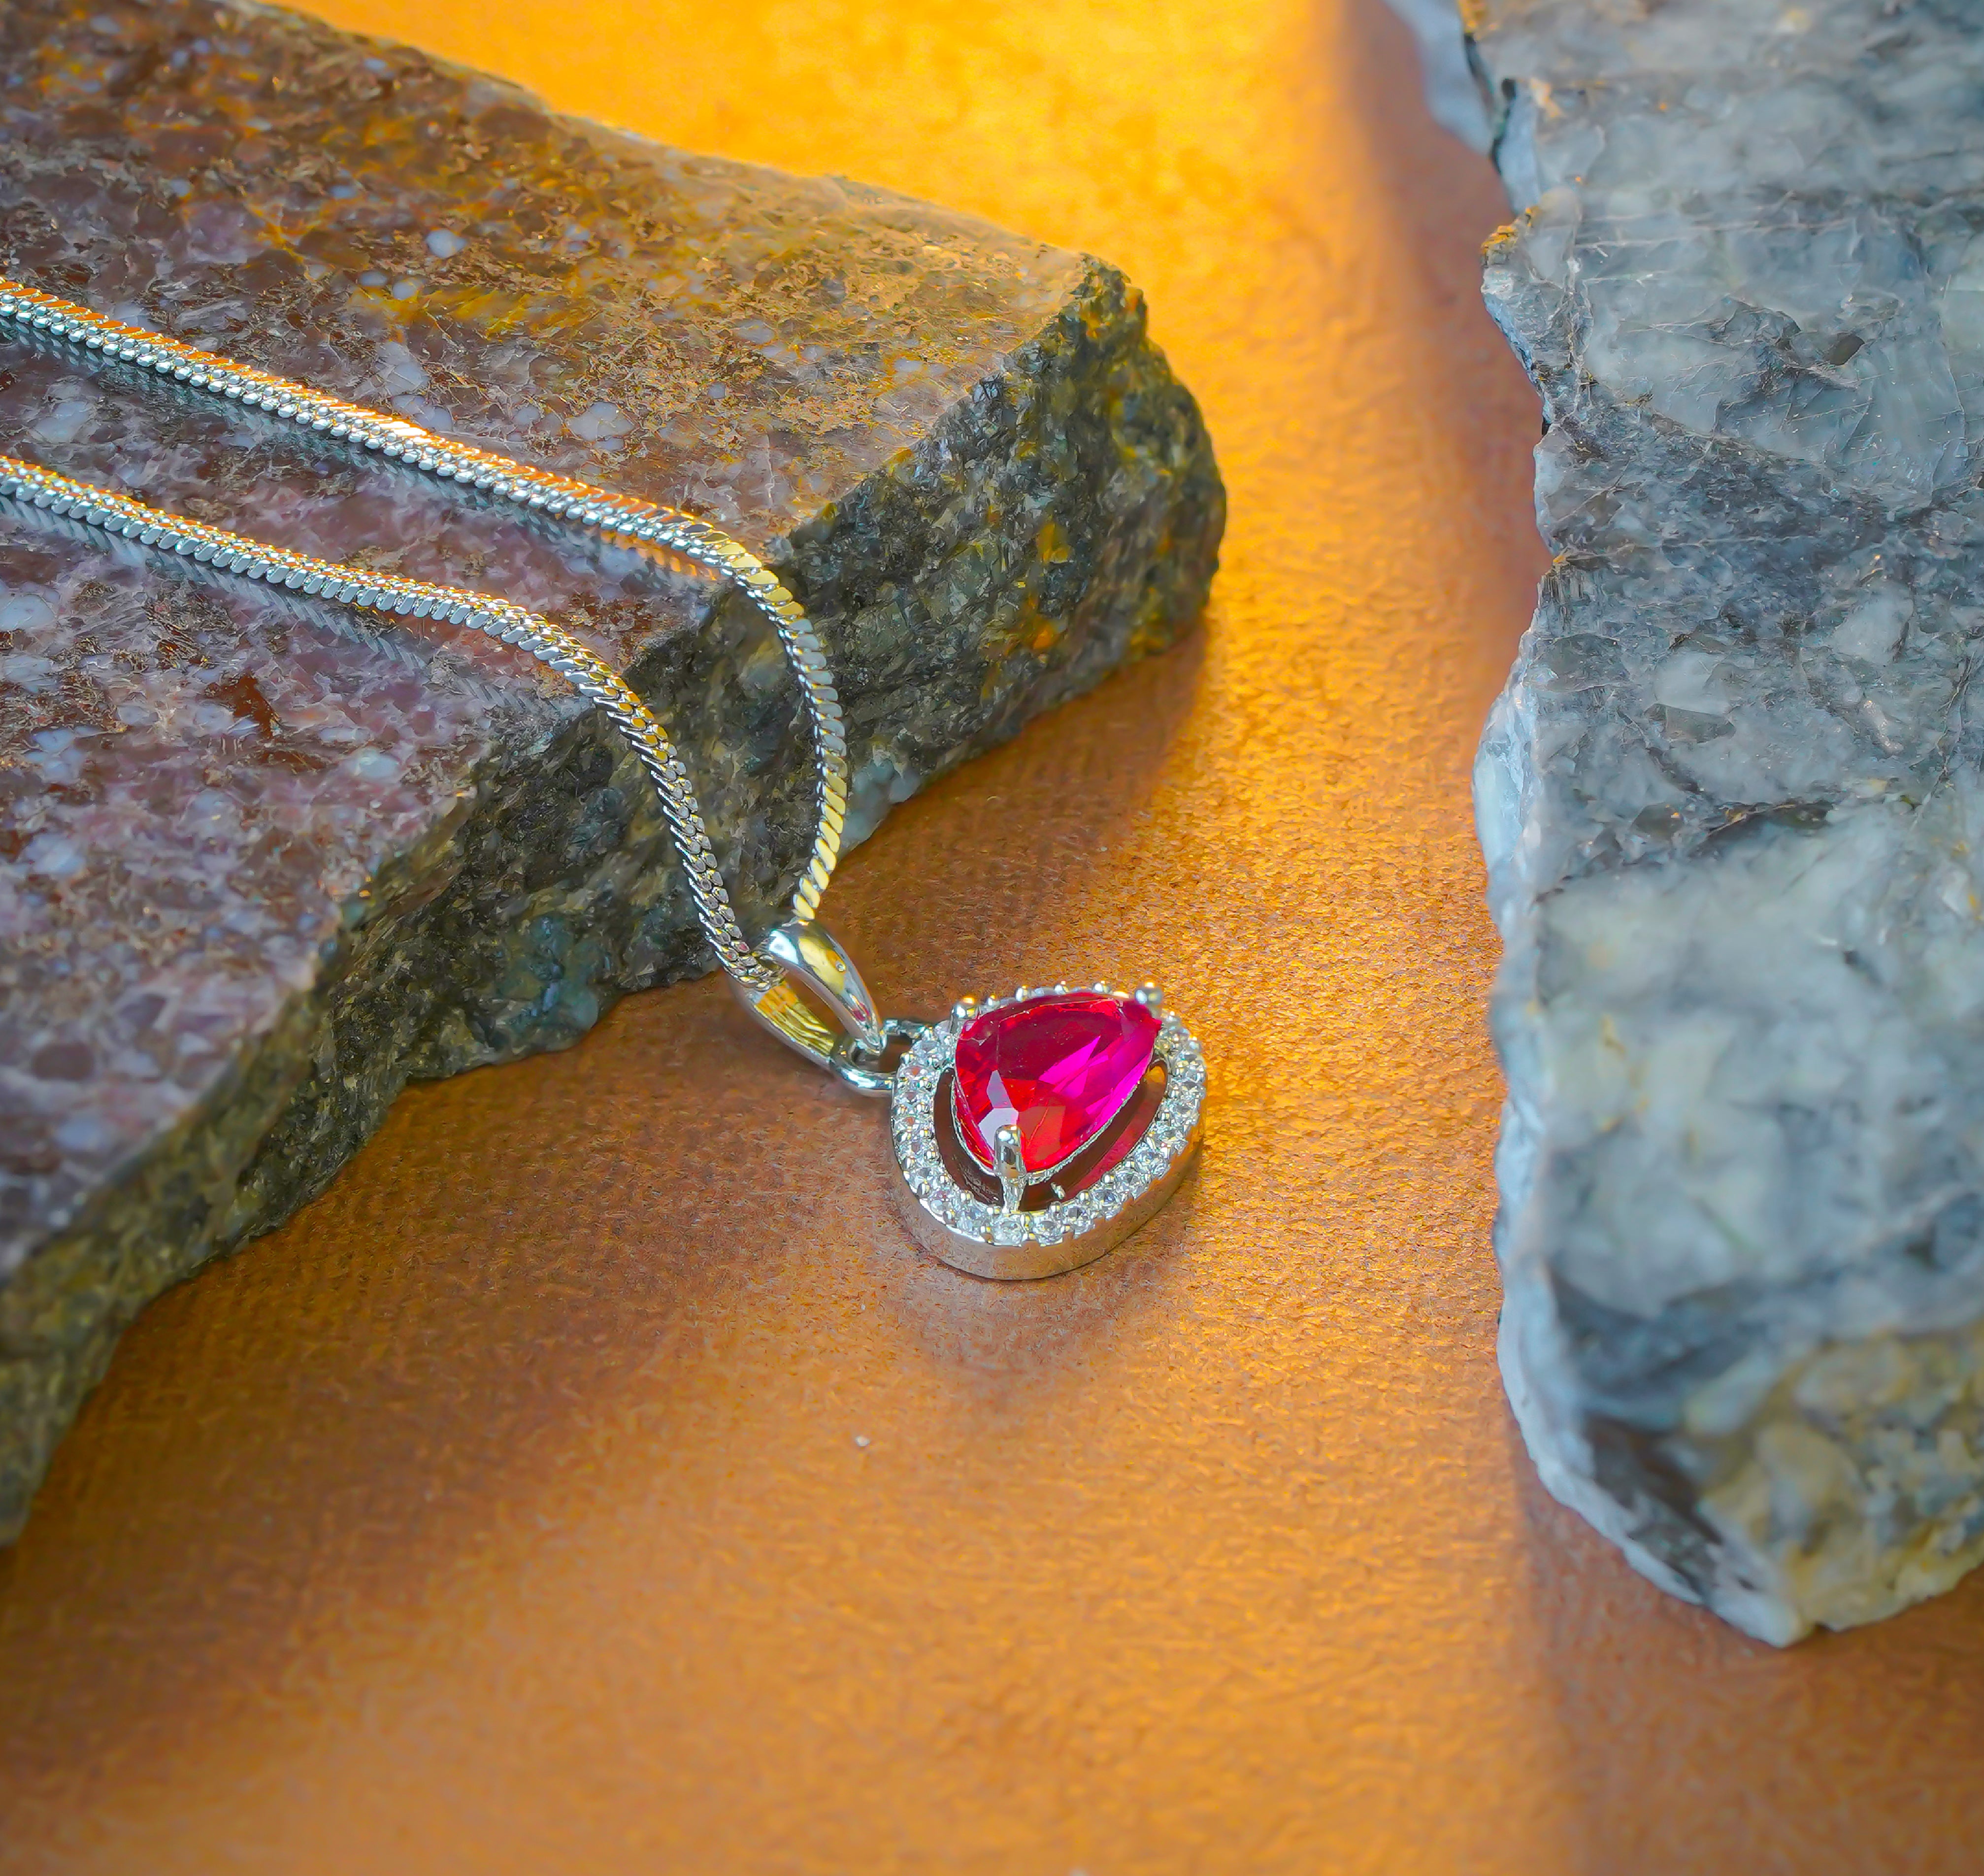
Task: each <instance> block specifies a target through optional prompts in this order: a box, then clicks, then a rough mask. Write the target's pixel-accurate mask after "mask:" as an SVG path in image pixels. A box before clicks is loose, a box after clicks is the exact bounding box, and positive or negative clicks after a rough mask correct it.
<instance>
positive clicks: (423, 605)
mask: <svg viewBox="0 0 1984 1876" xmlns="http://www.w3.org/2000/svg"><path fill="white" fill-rule="evenodd" d="M0 321H5V322H9V323H11V324H14V325H16V326H19V327H25V328H28V329H32V331H37V332H45V333H46V334H49V335H50V336H51V337H54V338H56V339H59V340H64V341H69V343H71V344H75V345H76V346H79V347H81V348H82V349H83V350H85V351H89V352H93V353H96V354H99V356H101V357H106V358H114V359H118V360H121V361H123V362H125V363H126V364H132V365H136V366H138V367H141V368H144V369H149V370H150V371H156V373H158V374H159V375H160V376H161V377H163V378H171V379H173V380H174V381H176V382H177V383H179V384H186V385H189V386H190V387H192V388H194V389H196V390H203V391H210V392H212V393H213V394H214V395H215V396H216V397H220V398H226V399H228V400H229V401H232V402H236V403H239V404H243V405H244V406H246V407H247V408H253V409H256V410H261V411H268V412H270V413H272V414H273V415H275V416H276V417H279V418H287V420H289V421H291V422H293V423H295V424H297V425H300V427H302V428H304V429H307V430H310V431H313V432H316V433H317V434H319V435H327V436H330V437H333V438H337V439H338V440H340V441H349V442H351V443H354V444H356V445H358V446H360V448H365V449H370V450H377V451H378V452H379V453H380V455H383V456H385V457H387V458H390V459H392V460H394V461H398V462H401V463H405V464H407V465H411V466H412V467H414V468H419V469H423V470H425V471H427V472H428V473H430V474H431V475H437V476H438V477H440V478H441V479H442V480H443V481H447V482H458V483H462V484H464V485H468V486H469V487H471V488H477V489H481V490H485V491H487V492H488V493H489V494H491V495H496V496H499V497H501V498H505V499H507V500H508V501H511V502H515V503H516V504H517V505H518V506H520V507H522V508H529V509H531V510H534V511H537V512H542V513H544V514H546V515H551V516H554V517H557V518H559V519H565V520H567V521H571V522H576V523H578V525H580V526H581V527H583V528H585V529H588V530H589V531H591V532H595V533H598V534H600V535H608V536H615V537H624V538H631V539H634V540H636V541H642V542H648V543H649V544H651V545H655V546H657V547H662V548H666V549H671V550H672V551H673V552H676V553H679V554H680V555H682V556H683V558H684V559H688V560H690V561H692V562H695V564H696V565H699V566H701V567H704V568H705V569H708V570H709V571H710V572H713V573H716V574H719V575H721V576H723V577H724V578H726V579H729V580H731V581H732V582H735V584H736V586H737V587H738V588H739V590H741V591H742V592H743V594H744V595H745V596H746V598H747V599H749V602H751V603H752V605H753V606H756V608H757V609H758V610H759V612H762V614H763V615H764V616H766V618H767V619H769V620H770V622H771V623H772V627H773V629H775V630H776V632H777V633H778V635H779V643H780V644H781V645H782V646H783V648H784V649H785V653H786V659H787V660H788V662H789V663H790V664H791V666H792V668H793V671H794V673H795V674H796V676H797V677H798V679H799V685H800V688H801V690H803V693H804V694H805V696H806V711H807V715H808V717H809V719H810V720H811V723H812V727H813V744H814V749H815V752H816V757H817V760H818V778H817V779H818V787H817V790H816V811H817V814H818V827H817V831H816V835H815V837H814V841H813V854H812V857H811V859H810V861H809V864H808V865H807V868H806V871H805V873H804V874H803V875H802V877H801V878H800V880H799V887H798V889H797V891H796V892H795V893H794V894H793V917H794V918H797V919H800V920H808V919H810V918H813V915H814V914H815V913H816V911H817V910H818V908H819V898H820V894H822V893H823V892H824V891H826V884H827V881H829V879H831V878H833V869H834V865H835V863H836V861H838V860H839V858H840V842H841V834H842V829H843V826H844V824H845V822H846V812H847V781H848V767H847V732H846V720H845V719H844V718H843V716H842V714H841V709H840V696H839V693H837V692H836V690H835V688H834V683H833V671H832V670H831V668H830V667H829V665H828V663H827V661H826V653H825V652H824V651H823V649H821V646H820V642H819V634H818V633H816V631H815V630H814V629H813V623H812V622H811V621H810V620H809V619H808V618H807V617H806V613H805V612H804V610H803V609H802V608H801V606H799V602H798V601H797V600H796V599H794V598H793V596H792V595H791V593H789V592H787V591H786V588H785V586H784V585H783V583H782V582H780V580H779V578H778V576H777V575H776V574H775V573H773V572H772V570H771V569H769V567H767V566H766V565H765V564H764V562H762V561H761V560H759V559H758V557H757V556H756V555H755V554H753V553H752V552H751V551H750V549H748V548H747V547H746V546H744V545H742V543H741V542H738V541H736V540H733V539H731V537H730V536H729V535H727V534H725V533H724V532H722V530H721V529H717V528H714V527H712V526H711V525H709V523H708V522H704V521H699V520H697V519H695V517H694V516H693V515H685V514H683V513H682V512H681V511H680V510H679V509H676V508H666V507H664V506H662V505H661V504H660V503H659V502H648V501H644V500H642V499H641V498H638V497H636V496H631V495H615V494H613V493H612V492H610V491H608V490H606V489H603V488H593V487H592V486H590V485H588V484H587V483H585V482H579V481H577V480H576V479H575V478H572V477H570V476H565V475H556V474H555V473H553V472H551V471H550V470H548V469H540V468H533V467H531V465H528V464H525V463H520V462H516V461H512V460H511V458H508V457H507V456H501V455H497V454H495V453H494V451H489V450H483V449H478V448H474V446H473V445H469V444H466V443H458V442H455V441H452V440H451V438H447V437H441V436H437V435H434V433H433V432H432V431H427V430H424V429H422V428H421V427H420V425H417V424H414V423H410V422H408V421H406V420H405V419H404V418H398V417H387V416H384V415H382V414H380V413H379V412H378V411H370V410H367V409H366V408H364V406H363V405H361V404H350V403H347V402H346V401H345V400H344V399H343V398H333V397H331V396H330V395H328V394H326V393H325V392H323V391H313V390H312V389H311V388H310V387H308V386H307V385H304V384H296V383H294V382H293V381H290V380H289V379H287V378H277V377H275V376H273V375H272V374H270V373H268V372H266V371H256V370H254V369H253V368H252V367H249V366H246V365H243V364H236V362H235V361H233V360H232V359H229V358H223V357H220V356H218V355H217V354H214V353H212V352H203V351H199V350H197V349H196V347H193V346H190V345H186V344H182V343H181V342H180V341H178V340H176V339H170V338H166V337H161V336H160V335H159V334H156V333H152V332H147V331H144V330H143V329H142V327H136V326H129V325H126V324H123V323H122V321H120V320H115V319H111V318H109V317H106V316H105V315H104V314H100V313H96V312H92V311H91V310H89V308H88V307H82V306H78V305H75V304H73V303H72V302H70V301H69V300H62V299H59V298H58V297H56V296H55V295H54V294H48V293H43V292H42V291H41V290H39V289H38V288H35V287H28V286H25V285H23V284H21V283H20V282H18V281H15V280H8V279H6V278H5V277H0ZM0 495H10V496H12V497H13V498H15V499H16V500H18V501H22V502H27V503H28V504H30V505H32V506H34V507H36V508H45V509H49V510H50V511H52V512H54V513H56V514H59V515H69V516H71V517H72V518H74V519H77V520H79V521H82V522H87V523H89V525H92V526H95V527H97V528H100V529H106V530H107V531H108V532H111V533H113V534H117V535H122V536H124V537H125V538H126V539H135V540H136V541H138V542H141V543H142V545H146V546H148V547H156V548H157V549H159V550H160V551H162V552H167V553H174V554H179V555H185V556H186V557H187V558H189V559H193V560H195V561H196V562H199V563H200V564H201V565H211V566H215V567H219V568H221V569H223V570H225V571H227V572H235V573H240V574H245V575H246V576H247V577H249V578H250V579H260V580H263V581H266V582H268V583H270V585H272V586H285V587H288V588H290V589H293V590H296V591H298V592H305V593H311V594H317V595H320V596H323V597H324V598H326V599H332V600H335V601H337V602H340V603H342V604H344V605H347V606H355V607H357V608H360V609H364V610H368V611H372V612H386V613H393V614H396V615H398V616H402V617H407V618H414V619H446V620H447V621H449V622H450V623H453V624H455V625H461V626H469V627H471V628H472V629H474V630H476V631H479V632H483V633H488V635H489V636H491V638H494V639H500V640H501V642H502V643H504V644H505V645H514V646H518V647H519V648H521V649H523V650H524V651H527V652H528V653H530V654H531V656H532V657H534V658H536V659H538V660H539V661H540V662H541V663H544V664H546V665H548V666H550V667H551V670H555V671H556V672H557V673H558V674H559V675H560V676H561V677H563V678H565V680H567V681H568V683H570V684H571V686H572V687H573V688H574V689H575V690H577V691H578V693H580V694H581V696H585V698H587V699H588V700H589V701H591V702H592V703H595V704H597V705H598V706H599V707H600V708H601V709H602V710H604V711H605V713H606V714H607V715H608V717H609V718H610V719H611V720H612V722H613V723H614V725H615V727H616V728H617V729H618V730H620V732H621V733H622V735H624V736H625V737H626V738H627V740H628V742H629V743H632V745H633V747H634V749H635V753H637V754H638V756H639V757H640V759H641V760H642V763H643V765H644V766H645V767H646V769H647V770H648V774H649V776H650V777H652V779H653V781H654V784H655V790H656V792H657V793H658V794H659V796H660V797H661V801H662V810H663V812H664V813H665V815H666V817H667V819H668V822H669V828H670V831H672V834H674V837H675V844H676V846H677V847H679V849H680V851H681V853H682V861H683V864H684V865H685V868H687V871H688V874H689V889H690V891H691V892H692V894H693V895H694V898H695V906H696V912H697V915H698V916H699V918H700V919H701V921H702V928H703V930H704V931H705V933H706V934H707V935H708V936H709V941H710V943H711V945H712V947H714V948H715V950H716V955H717V958H718V960H719V961H720V962H721V963H722V966H723V968H725V969H726V971H728V972H729V973H730V975H732V977H734V978H736V979H737V980H738V981H739V982H740V983H742V984H743V985H746V986H747V987H748V988H750V989H752V990H753V991H755V992H764V991H766V990H768V989H769V988H772V986H773V985H776V984H777V983H778V982H780V981H781V980H782V978H783V972H781V970H780V969H779V967H778V966H776V965H772V964H770V963H768V962H767V961H766V960H764V959H763V958H760V957H759V955H758V954H757V953H756V951H753V950H752V948H751V944H750V941H749V939H748V938H746V936H745V935H744V932H743V930H742V928H741V927H740V926H739V924H738V922H737V917H736V912H735V911H733V910H732V906H731V904H730V895H729V892H728V891H726V889H725V887H724V884H723V877H722V873H721V871H719V868H718V867H717V864H716V856H715V854H713V853H712V851H711V847H710V843H709V831H708V830H707V828H706V827H705V826H704V824H703V819H702V810H701V808H700V807H699V805H698V804H697V801H696V797H695V789H694V787H692V784H691V783H690V781H689V774H688V771H687V770H685V768H684V767H683V766H682V759H681V757H679V755H678V754H677V753H675V747H674V745H673V744H672V743H671V742H670V741H669V736H668V733H667V732H666V731H665V730H664V729H663V728H662V725H661V723H659V720H657V719H656V717H655V714H654V713H653V712H652V710H649V709H648V706H646V705H645V703H642V701H641V700H640V698H639V697H638V696H636V695H635V693H634V691H633V690H632V689H631V688H630V687H629V686H628V685H627V684H626V683H625V682H624V681H623V680H622V678H621V676H620V675H619V674H618V673H617V672H616V671H615V670H613V669H612V666H610V665H608V664H607V663H605V661H604V660H603V659H600V658H598V657H597V656H595V654H594V653H592V652H591V651H588V649H586V647H585V646H584V645H582V644H581V643H579V641H578V639H575V638H574V637H573V636H571V633H568V632H565V631H564V630H562V629H561V628H559V627H558V626H555V625H553V624H552V623H551V622H550V621H549V620H548V619H544V618H541V617H540V616H538V614H536V613H535V612H530V611H528V610H527V609H525V608H524V607H522V606H518V605H516V604H514V603H513V602H511V601H509V600H507V599H498V598H495V597H493V596H490V595H488V594H483V593H476V592H467V591H464V589H461V588H459V587H454V586H439V585H436V584H434V583H433V582H429V581H425V580H414V579H402V578H400V577H399V576H397V575H389V574H382V573H377V572H373V571H371V570H370V569H366V568H361V567H347V566H342V565H339V564H337V562H334V561H328V560H320V559H317V558H315V557H314V556H313V555H309V554H302V553H297V552H293V551H292V550H290V549H287V548H280V547H275V546H272V545H270V544H268V543H267V542H262V541H256V540H253V539H250V538H249V537H247V536H246V535H239V534H235V533H232V532H230V531H228V530H227V529H224V528H214V527H209V526H208V525H206V524H204V523H203V522H194V521H189V520H187V519H184V518H183V517H182V516H179V515H168V514H166V513H164V512H161V511H160V510H159V509H157V508H152V507H150V506H149V505H146V503H144V502H138V501H134V500H133V499H132V498H130V497H129V496H128V495H114V494H112V493H111V492H109V491H107V490H105V489H102V488H96V487H94V486H92V485H91V484H89V483H87V482H79V481H77V480H76V479H75V478H73V477H71V476H66V475H59V474H58V473H56V472H54V471H52V470H49V469H45V468H41V467H39V465H35V464H34V463H31V462H25V461H22V460H20V459H19V458H16V457H12V456H5V455H0Z"/></svg>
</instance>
